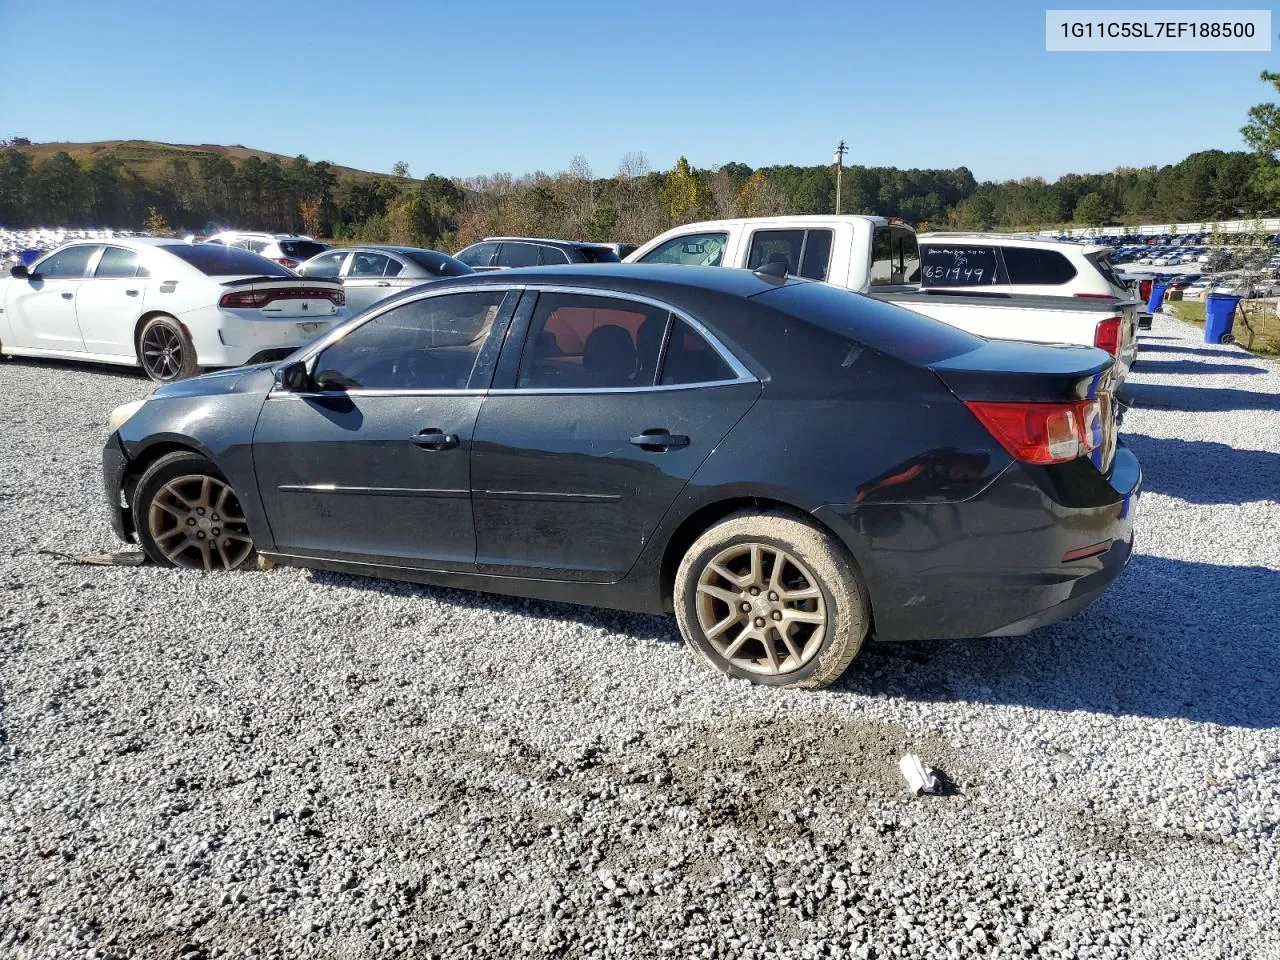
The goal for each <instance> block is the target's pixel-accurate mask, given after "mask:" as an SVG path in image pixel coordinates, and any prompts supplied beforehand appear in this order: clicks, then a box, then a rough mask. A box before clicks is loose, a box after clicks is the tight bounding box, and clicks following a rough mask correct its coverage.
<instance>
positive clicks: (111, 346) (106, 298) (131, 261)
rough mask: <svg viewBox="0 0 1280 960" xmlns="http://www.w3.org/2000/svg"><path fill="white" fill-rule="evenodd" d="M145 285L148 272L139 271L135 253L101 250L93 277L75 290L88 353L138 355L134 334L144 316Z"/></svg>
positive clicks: (123, 355) (119, 250)
mask: <svg viewBox="0 0 1280 960" xmlns="http://www.w3.org/2000/svg"><path fill="white" fill-rule="evenodd" d="M139 272H141V273H142V274H143V276H141V277H139V276H138V273H139ZM146 282H147V279H146V270H141V271H139V269H138V253H137V251H136V250H128V249H126V248H124V247H107V248H106V249H104V250H103V251H102V256H101V257H99V258H98V263H97V265H96V266H95V267H94V269H93V276H92V277H90V278H89V279H87V280H85V281H83V282H82V283H81V284H80V288H79V290H77V291H76V318H77V320H78V321H79V323H80V334H81V336H83V337H84V348H85V352H86V353H95V354H104V355H110V356H117V357H133V356H136V355H137V348H136V346H135V344H134V342H133V334H134V330H135V329H136V328H137V321H138V318H139V317H140V316H142V311H143V306H142V305H143V302H144V300H145V299H146Z"/></svg>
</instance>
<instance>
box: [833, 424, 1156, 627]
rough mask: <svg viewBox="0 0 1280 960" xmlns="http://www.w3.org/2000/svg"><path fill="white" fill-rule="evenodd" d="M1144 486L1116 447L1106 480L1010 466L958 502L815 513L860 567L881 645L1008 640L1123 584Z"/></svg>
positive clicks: (1085, 468)
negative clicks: (1075, 554)
mask: <svg viewBox="0 0 1280 960" xmlns="http://www.w3.org/2000/svg"><path fill="white" fill-rule="evenodd" d="M1141 487H1142V470H1141V467H1140V466H1139V465H1138V461H1137V458H1136V457H1134V455H1133V454H1132V453H1131V452H1130V451H1129V450H1128V448H1127V447H1125V446H1124V445H1123V444H1121V445H1119V446H1118V447H1117V450H1116V456H1115V462H1114V464H1113V467H1112V471H1111V474H1110V476H1109V477H1103V476H1101V475H1100V474H1099V473H1098V472H1097V471H1096V470H1095V469H1094V468H1093V467H1092V465H1091V464H1088V463H1087V462H1086V461H1077V462H1076V464H1075V465H1073V466H1072V469H1071V470H1068V471H1060V472H1057V473H1052V474H1050V473H1049V472H1048V471H1043V470H1036V469H1026V468H1023V467H1021V466H1019V465H1016V464H1015V465H1012V466H1010V467H1009V468H1008V469H1007V470H1005V471H1004V473H1002V474H1001V475H1000V476H999V477H997V478H996V479H995V480H994V481H993V482H992V483H991V484H990V485H989V486H988V487H987V488H986V489H985V490H983V491H982V493H980V494H978V495H977V496H975V497H972V498H970V499H969V500H966V501H964V502H960V503H918V504H876V505H857V506H849V505H844V504H827V505H825V506H823V507H820V508H819V509H818V510H816V511H815V512H814V515H815V517H816V518H817V519H819V520H821V521H822V522H824V523H825V524H827V525H828V526H829V527H831V528H832V529H833V530H835V531H836V532H837V533H838V534H840V535H841V536H842V537H844V538H845V539H846V542H847V543H848V544H849V546H850V551H851V552H852V553H853V554H854V556H855V558H856V559H857V560H858V562H859V565H860V566H861V567H862V572H863V576H864V578H865V580H866V582H867V587H868V590H869V592H870V595H871V606H872V616H873V617H874V620H875V631H876V636H877V637H878V638H879V639H881V640H889V641H898V640H924V639H952V638H964V637H982V636H1009V635H1016V634H1022V633H1027V632H1030V631H1031V630H1035V629H1037V628H1038V627H1041V626H1045V625H1046V624H1049V623H1052V622H1054V621H1055V620H1060V619H1062V618H1063V617H1066V616H1070V615H1071V614H1073V613H1076V612H1078V611H1080V610H1082V609H1084V608H1085V607H1086V606H1088V605H1089V604H1090V603H1092V602H1093V601H1094V600H1096V599H1097V598H1098V596H1100V595H1101V594H1102V593H1103V591H1105V590H1106V588H1107V587H1108V586H1109V585H1110V584H1111V583H1112V582H1113V581H1114V580H1115V579H1116V578H1117V577H1118V576H1119V575H1120V573H1121V572H1122V571H1123V570H1124V568H1125V566H1126V565H1127V563H1128V561H1129V557H1130V555H1131V553H1132V550H1133V512H1134V506H1135V505H1136V503H1137V499H1138V496H1139V494H1140V492H1141ZM1098 544H1105V545H1106V546H1105V548H1104V549H1103V550H1102V552H1100V553H1098V554H1095V555H1094V556H1090V557H1085V558H1083V559H1078V560H1069V561H1066V562H1064V560H1063V558H1064V556H1066V555H1068V553H1069V552H1070V551H1075V550H1080V549H1081V548H1088V547H1090V546H1094V545H1098Z"/></svg>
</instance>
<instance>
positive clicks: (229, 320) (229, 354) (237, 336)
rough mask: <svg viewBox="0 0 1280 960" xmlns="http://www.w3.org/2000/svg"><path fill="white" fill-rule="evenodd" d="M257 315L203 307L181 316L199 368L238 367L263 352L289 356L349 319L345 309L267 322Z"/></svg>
mask: <svg viewBox="0 0 1280 960" xmlns="http://www.w3.org/2000/svg"><path fill="white" fill-rule="evenodd" d="M255 313H257V311H249V310H244V311H239V310H224V309H221V308H219V307H205V308H202V309H200V310H193V311H191V312H190V313H184V314H182V315H181V316H180V317H179V318H178V319H179V320H181V321H182V324H183V326H184V327H186V329H187V332H188V333H190V334H191V340H192V342H193V343H194V344H195V348H196V358H197V362H198V363H199V364H200V366H202V367H239V366H242V365H244V364H246V363H249V362H250V361H251V360H252V358H253V357H255V356H258V355H259V354H261V353H263V352H264V351H278V350H282V349H286V350H288V351H290V352H292V351H293V350H296V349H297V348H298V347H301V346H303V345H304V344H306V343H309V342H310V341H312V340H314V339H315V338H316V337H318V336H321V335H322V334H324V333H327V332H328V331H329V330H332V329H333V328H334V327H335V326H337V325H338V324H340V323H344V322H345V321H346V320H348V319H349V318H350V316H351V312H350V311H349V310H347V309H346V308H345V307H339V308H338V309H337V311H336V312H335V313H332V314H326V315H320V316H316V317H314V318H309V317H306V316H301V317H289V318H283V317H282V318H267V317H258V316H254V314H255Z"/></svg>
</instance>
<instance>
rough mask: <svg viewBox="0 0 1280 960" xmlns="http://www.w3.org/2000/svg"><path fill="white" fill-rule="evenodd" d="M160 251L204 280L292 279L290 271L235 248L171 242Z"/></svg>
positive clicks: (211, 244)
mask: <svg viewBox="0 0 1280 960" xmlns="http://www.w3.org/2000/svg"><path fill="white" fill-rule="evenodd" d="M160 249H161V250H163V251H164V252H165V253H171V254H173V255H174V256H175V257H177V258H178V259H179V260H184V261H186V262H187V263H189V264H191V266H193V267H195V268H196V269H197V270H199V271H200V272H201V273H203V274H204V275H205V276H206V277H243V276H255V277H292V276H293V274H292V273H291V272H290V271H288V270H286V269H285V268H284V267H282V266H280V264H278V263H273V262H272V261H270V260H268V259H267V258H266V257H260V256H258V255H257V254H256V253H250V252H249V251H248V250H240V249H238V248H236V247H224V246H222V245H221V244H218V243H200V244H185V243H171V244H166V245H165V246H162V247H160Z"/></svg>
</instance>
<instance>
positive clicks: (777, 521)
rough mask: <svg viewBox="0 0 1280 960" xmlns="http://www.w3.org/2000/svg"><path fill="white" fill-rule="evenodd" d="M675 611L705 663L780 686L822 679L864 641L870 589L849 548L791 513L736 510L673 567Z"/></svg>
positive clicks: (833, 674)
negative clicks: (853, 562)
mask: <svg viewBox="0 0 1280 960" xmlns="http://www.w3.org/2000/svg"><path fill="white" fill-rule="evenodd" d="M674 587H675V590H674V601H675V609H676V619H677V621H678V622H679V624H680V631H681V633H682V634H683V635H684V638H685V642H686V643H688V645H689V646H690V647H691V648H692V649H693V651H694V652H695V653H696V654H697V655H698V657H699V659H701V660H702V661H703V662H704V663H706V664H707V665H708V666H710V667H712V668H714V669H716V670H718V671H720V672H721V673H725V674H728V675H729V676H732V677H743V678H746V679H749V680H751V681H753V682H755V683H761V684H766V685H769V686H780V687H805V688H810V689H812V688H816V687H823V686H826V685H827V684H829V683H831V682H832V681H834V680H836V679H837V678H838V677H839V676H840V675H841V674H842V673H844V671H845V669H846V668H847V667H848V666H849V664H850V662H851V661H852V660H853V658H854V657H855V656H857V654H858V651H859V650H860V649H861V647H862V642H863V640H864V639H866V636H867V630H868V627H869V624H870V619H871V617H870V609H869V606H868V601H867V592H866V590H865V588H864V587H863V585H862V582H861V580H860V579H859V577H858V574H857V571H856V569H855V568H854V566H853V564H852V563H851V562H850V560H849V558H848V556H847V555H846V554H845V553H844V551H843V549H842V548H841V547H840V545H839V544H838V543H836V542H835V541H834V540H833V539H832V537H831V536H830V535H829V534H827V533H826V532H824V531H822V530H820V529H818V528H817V527H815V526H813V525H811V524H809V523H807V522H805V521H802V520H799V519H797V518H795V517H792V516H789V515H787V514H785V513H772V512H771V513H738V514H734V515H733V516H730V517H727V518H726V519H724V520H722V521H720V522H719V523H717V524H716V525H715V526H713V527H711V528H710V529H708V530H707V531H706V532H705V533H703V534H702V536H700V537H699V538H698V539H697V540H696V541H694V543H693V545H692V546H691V547H690V548H689V550H688V552H687V553H686V554H685V556H684V559H683V560H682V561H681V563H680V567H679V569H678V570H677V571H676V578H675V585H674Z"/></svg>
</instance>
